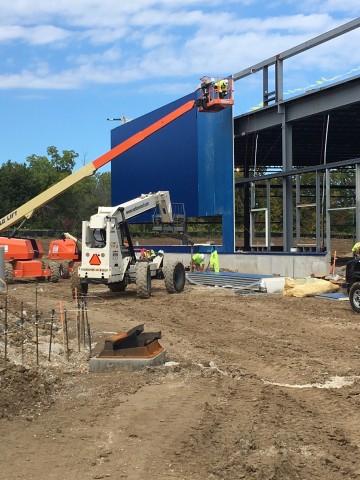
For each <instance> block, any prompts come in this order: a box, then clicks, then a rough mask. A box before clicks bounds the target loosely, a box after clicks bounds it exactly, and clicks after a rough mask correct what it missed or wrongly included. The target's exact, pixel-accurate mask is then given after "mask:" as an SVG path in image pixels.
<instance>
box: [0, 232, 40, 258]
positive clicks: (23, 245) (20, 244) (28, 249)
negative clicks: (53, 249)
mask: <svg viewBox="0 0 360 480" xmlns="http://www.w3.org/2000/svg"><path fill="white" fill-rule="evenodd" d="M0 247H4V249H5V260H7V261H12V260H34V259H35V258H42V257H43V256H44V249H43V246H42V245H41V243H40V242H39V241H38V240H29V239H27V238H7V237H0Z"/></svg>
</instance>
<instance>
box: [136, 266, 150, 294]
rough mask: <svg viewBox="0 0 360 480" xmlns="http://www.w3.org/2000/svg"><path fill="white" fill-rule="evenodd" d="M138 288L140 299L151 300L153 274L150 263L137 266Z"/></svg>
mask: <svg viewBox="0 0 360 480" xmlns="http://www.w3.org/2000/svg"><path fill="white" fill-rule="evenodd" d="M136 286H137V296H138V298H149V297H150V295H151V272H150V265H149V263H148V262H138V263H137V265H136Z"/></svg>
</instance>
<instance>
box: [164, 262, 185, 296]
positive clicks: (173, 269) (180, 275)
mask: <svg viewBox="0 0 360 480" xmlns="http://www.w3.org/2000/svg"><path fill="white" fill-rule="evenodd" d="M164 276H165V287H166V290H167V292H168V293H181V292H182V291H183V290H184V286H185V280H186V274H185V267H184V265H183V264H182V263H181V262H180V261H175V262H170V263H167V264H165V266H164Z"/></svg>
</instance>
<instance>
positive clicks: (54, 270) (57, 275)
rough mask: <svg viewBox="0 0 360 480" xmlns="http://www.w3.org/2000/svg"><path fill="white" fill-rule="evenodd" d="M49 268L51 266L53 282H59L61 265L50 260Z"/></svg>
mask: <svg viewBox="0 0 360 480" xmlns="http://www.w3.org/2000/svg"><path fill="white" fill-rule="evenodd" d="M49 268H50V272H51V275H50V279H49V280H50V282H51V283H57V282H58V281H59V280H60V266H59V264H58V263H56V262H49Z"/></svg>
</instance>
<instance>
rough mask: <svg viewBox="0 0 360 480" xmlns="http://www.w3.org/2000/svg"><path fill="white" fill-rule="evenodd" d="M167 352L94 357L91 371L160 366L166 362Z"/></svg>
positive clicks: (90, 365)
mask: <svg viewBox="0 0 360 480" xmlns="http://www.w3.org/2000/svg"><path fill="white" fill-rule="evenodd" d="M165 353H166V351H165V350H163V351H162V352H160V353H158V354H157V355H156V356H154V357H153V358H115V357H113V358H98V357H93V358H91V359H90V361H89V371H90V372H91V373H99V372H109V371H115V370H123V371H127V372H134V371H136V370H141V369H143V368H145V367H158V366H159V365H164V364H165Z"/></svg>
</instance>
